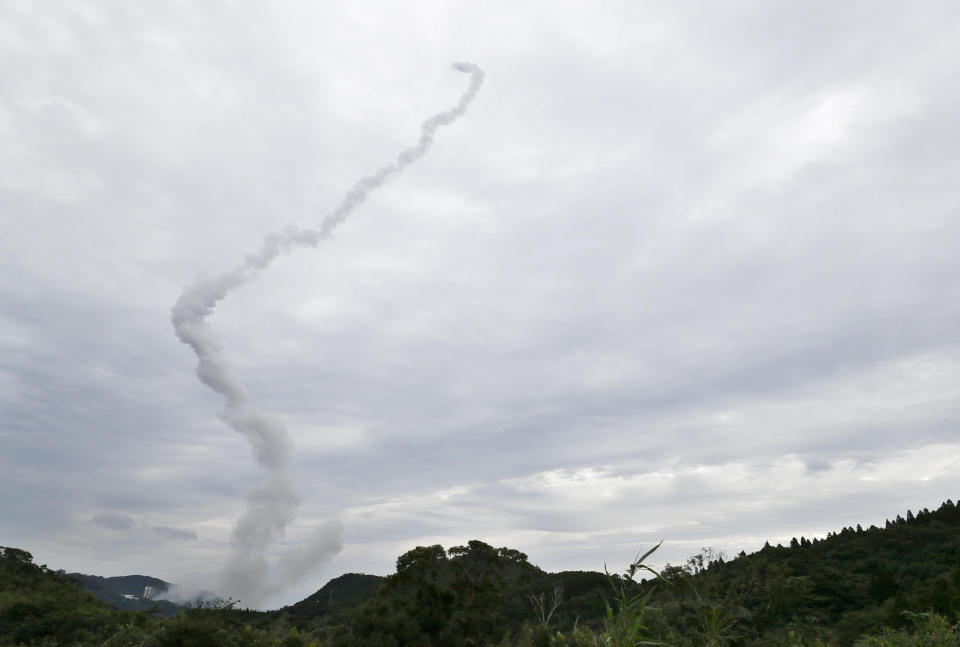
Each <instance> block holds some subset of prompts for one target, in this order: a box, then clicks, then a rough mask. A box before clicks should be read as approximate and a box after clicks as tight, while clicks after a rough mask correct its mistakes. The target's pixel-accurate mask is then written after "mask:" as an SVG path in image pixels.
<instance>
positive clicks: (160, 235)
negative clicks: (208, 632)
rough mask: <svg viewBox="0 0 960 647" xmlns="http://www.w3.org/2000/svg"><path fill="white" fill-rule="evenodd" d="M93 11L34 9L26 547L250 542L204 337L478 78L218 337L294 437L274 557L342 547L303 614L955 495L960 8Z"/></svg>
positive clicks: (23, 292) (8, 264) (134, 557)
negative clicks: (391, 177) (213, 284)
mask: <svg viewBox="0 0 960 647" xmlns="http://www.w3.org/2000/svg"><path fill="white" fill-rule="evenodd" d="M78 7H79V5H77V6H66V5H64V6H61V7H58V8H49V7H46V6H43V7H42V8H41V7H40V6H39V4H37V3H34V4H31V3H5V4H4V3H0V42H2V43H3V45H2V46H0V69H3V70H16V71H17V73H16V74H6V75H0V96H3V97H4V101H3V102H0V137H2V139H3V142H4V145H3V146H2V147H0V231H3V236H2V237H0V356H2V357H3V369H2V371H0V383H2V385H3V388H2V389H0V420H3V425H2V426H0V441H2V443H3V451H2V452H0V491H3V492H4V495H5V496H4V497H0V518H2V519H4V532H5V537H6V539H5V543H10V544H12V545H18V546H22V547H24V548H26V549H28V550H30V551H31V552H32V553H34V554H35V555H37V558H38V560H40V561H43V562H45V563H48V564H51V565H57V566H62V567H65V568H69V569H70V570H77V571H83V572H99V573H104V572H110V573H115V572H141V573H149V574H151V575H156V576H158V577H163V578H164V579H165V580H168V581H174V582H187V577H188V576H189V575H192V574H200V573H201V572H202V571H203V570H204V569H205V568H208V565H209V564H211V563H216V562H218V560H219V559H221V557H222V555H224V554H226V553H228V552H229V550H230V536H231V527H232V522H233V520H235V519H237V518H238V517H240V516H241V515H242V514H243V508H244V503H245V502H244V501H243V499H242V497H240V496H238V495H237V493H238V492H243V491H245V490H246V489H247V488H248V487H249V484H250V483H252V482H255V481H256V480H257V478H258V476H259V474H258V471H257V469H256V468H255V466H253V465H252V464H251V463H252V462H251V461H250V460H249V450H248V448H247V446H246V445H245V443H244V442H243V439H242V438H240V437H238V436H236V435H235V434H231V433H230V432H229V430H228V429H226V427H225V425H224V424H223V423H222V421H220V420H219V419H218V418H217V417H216V409H217V406H218V403H217V400H216V398H215V397H212V395H211V394H210V393H207V392H205V391H204V390H203V389H200V388H198V385H197V383H196V378H195V375H194V366H195V361H192V360H191V357H190V354H189V353H188V352H185V349H184V348H183V347H182V346H181V345H180V344H179V343H178V342H177V340H176V339H175V338H173V336H172V335H171V334H170V329H169V306H170V304H171V303H172V302H173V301H174V300H175V299H176V297H177V294H179V293H180V290H181V288H182V286H184V285H188V284H190V283H191V282H192V281H193V280H194V279H195V278H196V276H198V275H200V276H203V275H205V274H208V273H209V272H212V271H217V270H220V269H223V268H229V267H232V264H234V263H236V262H237V260H238V259H239V258H242V256H243V254H244V253H245V252H247V251H248V250H250V249H255V248H256V246H257V244H258V243H259V241H260V240H261V237H262V234H263V232H266V231H277V230H281V231H282V230H284V228H285V227H286V226H287V225H288V224H291V223H292V224H294V225H296V226H298V227H300V228H309V227H316V226H317V225H318V222H319V221H320V219H321V218H322V215H323V214H324V213H328V212H329V211H330V209H331V208H333V207H334V206H335V204H336V201H337V199H338V198H339V196H340V194H341V192H342V190H343V188H344V187H346V186H349V185H350V184H351V183H352V182H353V181H354V180H355V178H357V177H360V176H362V175H363V174H364V173H367V172H368V171H369V169H370V168H371V167H372V165H376V164H378V163H380V161H381V160H382V159H383V155H384V152H385V151H386V152H390V151H394V150H396V149H397V148H398V147H401V146H402V145H403V143H404V142H406V141H408V140H409V138H410V137H411V136H415V135H416V133H417V131H418V128H419V125H420V123H419V122H420V120H421V119H422V115H424V114H428V113H429V112H430V111H431V110H432V109H433V107H434V106H437V105H444V104H445V102H446V101H448V100H449V98H450V91H451V86H450V78H449V77H450V72H449V70H448V69H447V68H446V67H445V66H446V64H447V62H449V61H451V60H461V59H462V58H468V59H469V60H476V61H477V62H478V63H480V64H482V65H483V67H484V69H485V70H486V71H487V73H488V77H487V78H488V81H487V85H485V88H484V91H483V93H482V94H480V95H478V96H477V101H476V103H475V104H474V105H473V106H472V107H471V113H470V118H469V119H467V120H465V121H464V122H463V123H462V124H459V126H462V127H458V128H456V129H451V130H450V131H449V133H444V134H445V135H449V137H446V136H445V137H443V138H442V139H438V140H437V143H436V146H435V147H434V148H433V149H432V150H431V154H430V156H428V157H427V158H425V159H424V160H423V163H422V164H418V165H417V166H416V168H411V170H410V173H408V174H406V175H404V178H403V181H402V182H397V183H393V184H391V185H389V186H385V187H384V188H383V191H381V192H378V193H377V194H376V195H375V196H371V199H370V201H369V202H368V203H366V204H365V207H364V209H363V211H362V213H361V212H358V213H357V217H356V218H352V219H351V220H350V221H349V223H347V224H346V225H345V226H344V227H342V228H341V229H339V230H338V234H337V239H336V241H335V244H330V245H326V246H324V248H323V250H322V251H320V252H319V253H317V254H295V255H289V256H282V257H278V258H277V260H276V262H275V264H274V265H273V266H272V267H271V268H270V271H269V272H266V273H264V275H263V276H262V277H261V279H260V280H258V281H257V282H256V283H255V284H249V285H246V286H244V287H243V288H242V289H238V290H237V291H236V292H235V293H232V294H231V296H230V299H228V300H227V301H225V302H224V303H223V304H222V307H218V309H217V313H216V314H215V315H214V316H213V317H212V318H211V323H212V324H213V325H215V326H216V328H217V330H218V331H219V332H220V333H221V335H222V339H221V341H222V344H223V348H224V353H225V354H226V355H228V356H229V357H230V358H231V361H232V362H233V364H234V367H235V368H236V371H237V373H238V374H240V375H243V376H244V379H245V386H246V387H247V388H248V389H249V392H250V394H251V396H252V397H254V398H255V400H256V401H257V402H258V403H259V404H261V405H262V406H263V408H264V410H269V411H273V412H276V413H277V414H278V415H280V416H282V417H283V418H284V419H285V420H287V421H288V423H289V431H290V434H291V436H292V438H293V441H294V444H295V446H296V447H297V448H298V449H297V452H296V453H295V454H293V455H292V456H291V457H290V461H291V462H290V474H291V479H292V480H293V482H294V483H295V484H296V487H297V489H298V491H299V492H300V493H301V495H302V500H303V502H302V504H301V508H300V515H299V516H298V520H299V522H298V523H299V524H300V525H298V524H296V523H295V524H292V525H291V526H290V527H289V528H288V532H287V535H286V536H285V538H284V539H283V540H282V543H281V544H279V545H277V546H276V550H275V551H273V552H272V553H271V554H270V559H271V560H276V561H277V562H278V563H279V562H281V561H282V559H283V554H284V553H285V552H286V551H291V552H290V554H291V555H292V557H291V558H290V559H291V560H293V561H292V562H291V563H293V564H299V563H308V564H312V565H316V564H317V560H316V559H313V558H312V557H311V555H310V554H309V553H308V554H306V555H305V556H304V559H305V560H306V561H300V560H299V558H296V551H295V550H294V547H295V546H297V545H299V544H300V543H301V542H302V544H303V545H304V546H308V545H310V541H309V540H310V537H311V535H312V529H315V528H318V527H319V526H320V524H321V521H322V520H323V519H332V518H342V519H343V521H344V530H343V536H342V545H343V550H342V551H341V552H340V553H339V554H338V555H337V556H336V557H335V558H333V559H332V560H331V561H329V562H326V563H324V564H322V565H321V566H320V568H319V569H318V570H317V571H316V572H314V573H313V574H312V575H310V576H309V577H306V578H304V579H303V581H302V582H301V583H300V585H298V586H299V587H300V589H299V592H300V593H304V594H306V593H309V592H311V591H312V590H315V589H316V588H317V585H318V584H319V583H322V582H320V581H319V580H322V578H323V577H324V576H326V575H330V574H332V575H336V574H339V573H340V572H345V571H356V570H371V571H374V572H386V571H389V570H390V569H391V568H392V567H393V565H394V564H393V560H394V559H395V557H396V555H397V554H399V553H400V552H403V551H404V550H407V549H409V548H410V547H411V546H412V545H416V544H417V543H425V542H427V543H436V542H440V543H444V544H445V545H450V544H461V543H463V542H464V541H465V540H468V539H471V538H474V537H475V536H476V537H478V538H481V539H485V540H489V541H490V543H493V544H495V545H509V546H513V547H516V548H519V549H521V550H523V551H524V552H527V553H528V554H530V555H531V558H532V559H534V561H537V562H538V563H541V565H543V566H548V567H551V568H564V567H583V568H586V567H590V568H599V567H601V566H602V564H603V562H604V561H607V562H608V563H615V561H616V559H617V555H618V554H622V556H623V559H624V561H626V560H627V559H629V558H630V557H632V556H633V555H634V554H635V553H636V546H632V545H630V546H628V545H627V544H630V543H631V542H634V541H637V540H642V541H647V540H658V539H659V538H661V537H662V538H664V539H665V540H666V543H665V547H664V549H663V554H665V555H668V554H669V551H670V550H673V549H672V548H670V546H672V545H676V546H677V548H676V550H677V551H678V552H681V553H682V552H683V551H685V550H687V548H692V550H697V549H698V548H699V547H700V545H703V543H701V542H704V543H716V544H722V545H723V546H724V547H726V546H730V547H731V551H732V552H739V548H746V549H748V550H749V549H751V547H754V548H755V547H759V546H762V545H763V541H765V540H767V539H770V540H771V541H774V543H775V541H779V539H777V537H784V536H785V537H786V538H787V540H789V537H790V536H791V535H792V534H794V533H795V532H802V533H804V534H807V535H809V534H812V533H814V532H821V533H822V532H826V531H827V530H833V529H836V528H837V527H840V526H842V525H850V524H851V523H855V522H857V523H864V522H867V523H873V522H876V521H879V522H880V523H882V521H883V518H884V516H895V515H896V514H898V513H900V514H902V513H903V510H904V509H905V508H911V509H914V510H916V508H918V507H923V506H926V507H932V506H935V505H937V504H938V503H939V501H941V500H942V499H945V498H947V497H953V498H956V491H957V488H958V487H960V479H958V477H957V476H955V474H957V473H960V472H957V470H956V469H955V466H954V465H952V464H951V465H947V466H944V467H943V468H942V469H941V468H937V469H935V470H934V469H933V468H931V467H930V466H929V464H930V461H938V460H940V458H941V457H942V458H944V459H947V458H949V459H950V460H954V457H955V451H954V449H951V447H952V443H953V442H954V440H955V439H956V438H957V435H958V420H960V402H958V400H957V397H956V394H957V393H958V392H960V329H958V327H957V325H956V322H957V321H958V320H960V302H958V300H957V299H956V298H953V295H954V293H955V291H956V290H955V286H954V284H955V283H956V279H955V277H956V276H958V275H960V218H957V209H958V201H957V192H956V188H955V184H956V180H955V178H956V177H957V176H958V175H960V155H958V154H957V151H958V150H960V128H958V124H957V120H956V115H957V114H958V113H960V84H958V83H957V81H956V79H955V78H954V77H955V74H953V71H954V70H956V69H957V68H958V67H960V41H958V39H956V37H955V33H954V32H955V28H954V27H953V26H954V25H956V24H957V20H958V19H960V5H956V4H955V3H947V2H942V3H924V4H923V5H917V6H910V7H907V6H906V5H904V6H903V7H899V8H898V7H892V6H890V7H887V9H886V10H885V11H883V12H878V11H876V10H875V9H874V8H872V7H871V6H869V5H868V4H864V3H860V4H856V3H852V4H851V3H846V4H843V5H842V6H839V5H837V6H830V7H827V6H826V5H825V4H822V3H821V4H819V5H818V4H809V3H793V4H784V3H779V4H766V5H764V4H762V3H753V4H743V5H741V6H739V7H737V8H736V9H735V10H731V9H729V8H717V9H714V8H711V7H700V8H698V9H697V10H696V11H686V10H684V9H683V8H682V7H679V8H678V7H677V6H675V5H674V4H664V5H662V7H654V6H650V5H640V4H638V3H632V2H618V1H617V0H612V1H611V2H609V3H593V4H585V3H574V2H567V1H565V0H558V1H557V2H554V3H550V4H549V6H547V5H522V6H519V5H518V3H515V2H514V3H510V2H506V1H505V0H493V2H491V3H484V5H483V7H482V8H476V7H473V6H470V5H463V6H462V7H460V8H458V9H457V10H456V11H449V10H447V9H445V8H443V7H442V6H441V3H439V2H435V1H434V0H426V2H424V3H418V4H417V5H416V6H415V7H413V8H411V7H402V8H401V7H399V6H391V5H389V4H388V3H378V2H373V3H372V4H370V5H368V8H367V9H365V11H364V12H359V13H358V12H351V11H343V10H342V8H340V7H338V6H336V5H335V4H334V3H326V4H320V3H308V2H302V3H296V2H295V3H294V4H293V5H286V4H284V5H279V4H278V5H276V6H274V5H268V4H261V5H253V4H250V3H248V4H246V5H237V6H234V7H231V8H229V9H226V10H224V9H222V8H218V9H206V8H203V7H200V6H199V5H198V7H199V8H197V9H196V10H195V11H193V12H192V13H191V14H190V17H189V20H185V19H184V17H183V14H182V12H177V11H173V10H170V11H168V10H166V9H165V8H164V7H162V6H160V5H158V6H153V7H148V6H146V5H144V6H140V7H133V8H131V9H129V10H124V11H117V10H115V9H114V8H112V7H111V6H110V5H109V3H96V2H94V3H86V4H84V5H83V7H82V8H78ZM398 34H399V35H400V36H398ZM97 43H111V45H112V46H111V47H108V48H104V47H98V46H95V44H97ZM49 232H56V235H50V234H49ZM200 259H202V260H200ZM911 452H916V453H915V454H912V453H911ZM905 456H906V457H910V456H913V458H911V459H910V460H909V461H906V462H903V461H905V460H906V459H904V457H905ZM925 461H926V462H925ZM901 463H902V465H901ZM897 465H901V466H900V467H896V466H897ZM895 468H896V469H895ZM951 470H953V471H951ZM911 472H916V474H917V478H912V477H911V476H910V474H911ZM737 478H740V479H741V481H736V479H737ZM922 479H927V480H922ZM170 492H177V493H178V495H177V496H170V495H169V493H170ZM165 493H166V494H165ZM643 496H647V497H649V502H650V507H644V505H643V504H644V502H645V500H643V499H642V497H643ZM77 510H81V511H86V510H90V511H91V513H90V514H92V511H104V513H107V511H127V510H129V511H135V512H136V514H135V517H136V521H135V525H134V526H133V527H128V526H129V523H130V521H129V519H132V517H129V518H128V517H125V516H124V517H123V518H126V519H128V521H120V522H119V524H120V526H121V527H120V528H119V529H116V528H115V527H116V523H114V522H107V525H105V524H103V523H98V522H91V520H90V514H87V513H86V512H83V513H81V516H80V517H79V518H78V517H77V513H76V511H77ZM717 511H720V512H724V511H725V516H724V515H721V514H719V513H718V512H717ZM110 514H112V513H110ZM141 519H142V520H146V521H144V522H141V521H140V520H141ZM586 522H589V524H587V523H586ZM110 524H112V525H110ZM152 526H158V527H169V528H176V529H190V528H192V529H196V532H197V538H196V539H195V540H190V541H171V540H169V539H168V538H167V537H166V536H164V535H162V534H159V533H157V532H155V531H153V530H152V529H151V528H152ZM124 527H125V528H126V529H124ZM108 530H110V532H107V531H108ZM134 533H139V534H136V535H134ZM63 537H69V539H70V541H69V542H64V541H63V539H62V538H63ZM131 538H134V539H136V540H137V541H131ZM431 539H433V540H434V541H430V540H431ZM338 541H339V540H338V535H337V533H336V532H334V531H333V530H330V531H329V533H328V535H327V537H326V539H325V540H322V541H320V545H321V546H322V545H327V546H329V547H331V549H332V547H336V546H338V545H339V543H338ZM671 541H675V542H677V543H676V544H671ZM698 544H699V545H698ZM620 551H622V553H621V552H620ZM682 558H683V555H682V554H679V555H677V556H676V559H677V560H678V561H679V560H682ZM667 559H671V560H674V556H673V555H670V556H669V557H667ZM158 569H159V570H158ZM165 569H179V570H180V571H181V572H175V571H174V572H163V571H164V570H165ZM197 577H198V579H200V581H197V582H195V584H196V585H197V587H198V588H211V589H214V588H216V587H215V586H211V585H210V581H212V580H210V579H207V578H206V576H204V577H202V578H200V577H199V575H198V576H197ZM192 584H194V582H191V585H192ZM296 595H297V591H292V592H291V593H290V594H289V596H288V597H283V598H282V599H281V597H282V596H278V597H277V599H276V600H275V602H276V603H278V604H279V603H284V602H291V601H293V600H295V599H296Z"/></svg>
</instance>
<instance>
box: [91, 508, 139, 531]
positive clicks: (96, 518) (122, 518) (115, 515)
mask: <svg viewBox="0 0 960 647" xmlns="http://www.w3.org/2000/svg"><path fill="white" fill-rule="evenodd" d="M90 521H92V522H93V523H95V524H97V525H98V526H103V527H104V528H108V529H110V530H120V531H126V530H133V529H134V528H136V526H137V522H136V521H135V520H134V519H133V517H131V516H130V515H127V514H123V513H119V512H98V513H97V514H95V515H93V517H91V518H90Z"/></svg>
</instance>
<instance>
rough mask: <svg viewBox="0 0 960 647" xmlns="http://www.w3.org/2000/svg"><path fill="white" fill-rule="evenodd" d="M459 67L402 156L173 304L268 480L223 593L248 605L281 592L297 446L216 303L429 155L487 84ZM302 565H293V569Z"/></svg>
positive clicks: (295, 502)
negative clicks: (231, 349)
mask: <svg viewBox="0 0 960 647" xmlns="http://www.w3.org/2000/svg"><path fill="white" fill-rule="evenodd" d="M453 67H454V69H455V70H457V71H458V72H463V73H465V74H469V75H470V85H469V87H468V88H467V90H466V91H465V92H464V93H463V94H462V95H461V96H460V99H459V101H457V103H456V104H455V105H454V106H453V107H451V108H449V109H447V110H444V111H443V112H439V113H437V114H435V115H433V116H432V117H430V118H429V119H427V120H426V121H424V122H423V124H422V125H421V126H420V138H419V140H418V141H417V143H416V144H414V145H413V146H411V147H409V148H407V149H405V150H403V151H401V152H400V154H399V155H397V158H396V160H395V161H394V162H393V163H392V164H389V165H387V166H383V167H381V168H379V169H377V171H376V172H375V173H373V174H372V175H369V176H367V177H364V178H362V179H360V180H359V181H357V182H356V183H355V184H354V185H353V187H351V188H350V190H348V191H347V193H346V194H345V195H344V197H343V199H342V200H341V201H340V204H338V205H337V207H336V208H335V209H334V210H333V211H331V212H330V213H329V214H328V215H327V216H326V217H325V218H324V219H323V220H322V221H321V222H320V225H319V227H317V228H316V229H298V228H296V227H288V228H287V229H286V230H285V231H283V232H278V233H272V234H269V235H267V236H265V237H264V239H263V243H262V244H261V246H260V250H259V251H258V252H256V253H254V254H249V255H247V256H246V257H245V258H244V260H243V262H242V263H241V264H240V265H238V266H236V267H235V268H233V269H232V270H230V271H227V272H224V273H222V274H218V275H215V276H211V277H206V278H201V279H198V280H197V281H196V282H195V283H194V284H193V285H191V286H190V287H188V288H186V289H185V290H184V291H183V293H182V294H181V295H180V298H179V299H177V302H176V303H175V304H174V306H173V308H172V309H171V321H172V322H173V327H174V330H175V331H176V333H177V337H179V338H180V341H182V342H183V343H184V344H187V345H188V346H190V348H192V349H193V352H194V353H196V355H197V360H198V361H197V376H198V377H199V378H200V381H201V382H203V383H204V384H206V385H207V386H208V387H210V388H211V389H213V390H214V391H216V392H217V393H219V394H220V395H222V396H223V399H224V407H223V410H222V411H221V413H220V417H221V418H222V419H223V420H224V421H225V422H226V423H227V424H228V425H230V427H232V428H233V429H234V430H236V431H237V432H239V433H241V434H243V436H244V437H246V438H247V440H248V441H249V442H250V445H251V447H252V449H253V454H254V457H255V458H256V460H257V463H258V464H259V465H260V466H261V467H262V468H263V469H264V470H265V471H266V473H267V477H266V479H265V480H264V481H263V482H262V483H260V484H258V485H257V486H256V487H254V488H253V489H251V490H250V492H249V493H248V495H247V510H246V512H245V513H244V515H243V516H242V517H241V518H240V519H239V520H238V521H237V524H236V526H235V527H234V530H233V535H232V539H231V541H232V544H233V553H232V555H231V557H230V559H229V562H228V565H227V569H226V582H225V584H224V587H225V589H226V590H225V591H224V593H227V594H229V595H234V596H237V597H240V598H241V599H242V600H243V601H244V602H245V603H246V604H249V605H251V606H256V605H257V604H259V603H261V602H262V601H263V600H264V596H265V595H266V594H268V593H269V592H271V590H275V588H274V587H275V585H272V584H271V583H270V577H269V576H270V569H269V566H268V563H267V559H266V552H267V549H268V548H269V547H270V546H271V545H272V544H273V543H274V542H276V540H277V539H279V538H280V537H281V536H282V535H283V533H284V531H285V529H286V528H287V526H288V525H289V524H290V522H291V521H293V519H294V517H295V516H296V512H297V507H298V506H299V505H300V497H299V495H298V493H297V491H296V488H295V487H294V486H293V483H292V482H291V480H290V475H289V470H288V467H289V463H290V454H291V452H292V449H293V444H292V442H291V440H290V436H289V434H288V433H287V430H286V427H285V426H284V424H283V421H282V420H280V419H279V418H278V417H276V416H273V415H271V414H268V413H267V412H264V411H261V410H260V409H258V408H257V407H256V406H255V405H254V404H253V402H252V401H251V400H250V396H249V395H248V394H247V391H246V390H245V389H244V387H243V384H242V383H241V381H240V378H239V377H238V376H237V375H236V374H235V373H234V371H233V370H232V369H231V368H230V366H229V365H228V363H227V361H226V358H225V355H224V352H223V347H222V345H221V344H220V341H219V340H218V338H217V335H216V333H215V332H214V331H213V329H212V328H211V327H210V324H208V323H207V318H208V317H209V316H210V315H212V314H213V311H214V308H215V307H216V305H217V303H219V302H220V301H222V300H223V299H224V298H226V296H227V294H229V293H230V292H231V291H232V290H234V289H236V288H238V287H240V286H241V285H243V284H245V283H249V282H250V281H253V280H254V279H256V278H257V276H258V275H259V274H260V272H262V271H263V270H264V269H266V268H267V267H268V266H269V265H270V263H271V262H273V260H274V259H275V258H276V257H277V256H278V255H279V254H280V253H281V252H288V251H290V250H291V249H293V248H295V247H316V246H317V244H318V243H319V242H320V241H321V240H323V239H325V238H327V237H329V236H330V234H331V233H332V232H333V230H334V229H335V228H336V227H337V226H338V225H340V224H341V223H342V222H344V221H345V220H346V219H347V217H348V216H349V215H350V214H351V213H352V212H353V211H354V209H356V208H357V207H358V206H359V205H360V204H362V203H363V201H364V200H366V199H367V196H369V195H370V193H371V192H372V191H374V190H376V189H377V188H379V187H380V186H382V185H383V184H384V183H385V182H386V181H387V180H389V179H390V178H391V177H393V176H395V175H399V174H400V173H402V172H403V171H404V169H406V168H407V167H408V166H410V165H411V164H413V163H414V162H415V161H417V160H418V159H420V158H421V157H423V156H424V155H425V154H426V153H427V151H429V150H430V147H431V146H432V145H433V138H434V135H435V134H436V132H437V130H438V129H439V128H441V127H443V126H448V125H450V124H452V123H453V122H454V121H456V120H457V118H459V117H460V116H462V115H463V114H464V113H465V112H466V111H467V107H468V106H469V105H470V102H471V101H473V98H474V97H475V96H476V94H477V92H478V91H479V90H480V85H481V84H482V83H483V70H481V69H480V68H479V67H478V66H477V65H475V64H473V63H454V65H453ZM341 537H342V527H341V526H340V525H339V522H330V523H327V524H324V525H323V526H322V527H321V528H320V530H319V531H318V533H317V536H316V537H315V538H314V539H313V540H311V542H309V545H310V546H312V547H313V549H312V554H311V555H309V556H306V555H304V554H303V551H300V552H298V553H296V554H291V555H290V556H289V559H287V560H285V561H286V562H289V563H288V564H284V563H281V564H280V569H279V570H280V571H282V572H283V573H284V575H286V576H291V573H293V572H294V571H296V572H297V573H298V574H301V575H302V574H304V573H305V572H306V569H305V564H307V563H308V562H310V561H311V560H312V563H313V564H317V563H319V562H320V561H322V560H324V559H327V558H329V557H331V556H332V555H334V554H336V553H337V552H339V550H340V547H341V544H342V540H341ZM294 565H295V566H296V568H293V566H294Z"/></svg>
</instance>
